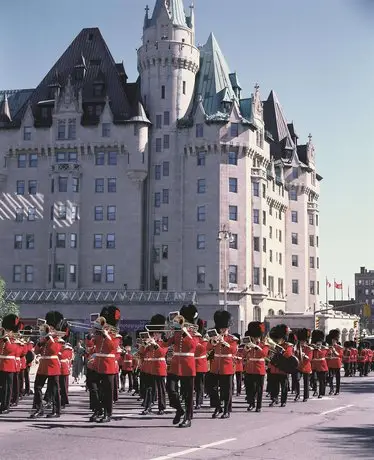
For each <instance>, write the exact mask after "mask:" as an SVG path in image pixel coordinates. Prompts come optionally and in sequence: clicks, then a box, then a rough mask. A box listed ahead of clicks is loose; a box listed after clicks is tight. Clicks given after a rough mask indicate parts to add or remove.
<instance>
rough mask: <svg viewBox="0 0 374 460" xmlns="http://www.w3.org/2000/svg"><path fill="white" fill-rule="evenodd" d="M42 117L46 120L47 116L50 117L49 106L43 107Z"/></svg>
mask: <svg viewBox="0 0 374 460" xmlns="http://www.w3.org/2000/svg"><path fill="white" fill-rule="evenodd" d="M41 115H42V118H43V120H45V119H46V118H49V109H48V107H42V113H41Z"/></svg>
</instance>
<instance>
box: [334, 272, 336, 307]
mask: <svg viewBox="0 0 374 460" xmlns="http://www.w3.org/2000/svg"><path fill="white" fill-rule="evenodd" d="M335 300H336V281H335V278H334V302H335Z"/></svg>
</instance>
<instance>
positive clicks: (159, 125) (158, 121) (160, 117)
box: [156, 115, 162, 129]
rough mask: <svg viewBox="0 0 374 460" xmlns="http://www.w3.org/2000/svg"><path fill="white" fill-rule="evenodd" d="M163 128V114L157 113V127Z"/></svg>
mask: <svg viewBox="0 0 374 460" xmlns="http://www.w3.org/2000/svg"><path fill="white" fill-rule="evenodd" d="M161 128H162V115H156V129H161Z"/></svg>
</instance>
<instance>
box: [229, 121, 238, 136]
mask: <svg viewBox="0 0 374 460" xmlns="http://www.w3.org/2000/svg"><path fill="white" fill-rule="evenodd" d="M230 134H231V137H238V136H239V123H231V126H230Z"/></svg>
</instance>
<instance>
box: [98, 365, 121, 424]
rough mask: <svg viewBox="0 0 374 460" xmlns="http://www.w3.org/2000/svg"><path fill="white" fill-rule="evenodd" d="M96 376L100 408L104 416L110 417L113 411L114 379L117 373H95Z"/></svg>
mask: <svg viewBox="0 0 374 460" xmlns="http://www.w3.org/2000/svg"><path fill="white" fill-rule="evenodd" d="M97 376H98V387H99V393H100V399H101V408H102V409H103V410H104V416H108V417H111V416H112V413H113V393H114V381H115V379H116V377H117V376H118V374H97Z"/></svg>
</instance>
